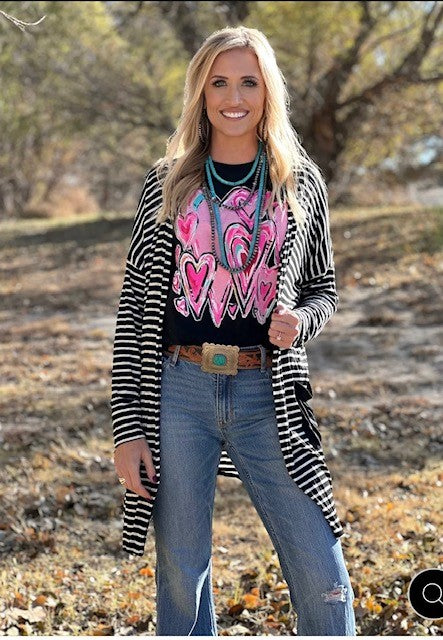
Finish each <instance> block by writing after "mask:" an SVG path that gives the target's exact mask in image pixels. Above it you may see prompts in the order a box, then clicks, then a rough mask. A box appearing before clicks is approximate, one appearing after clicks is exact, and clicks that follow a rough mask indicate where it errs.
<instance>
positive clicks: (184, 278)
mask: <svg viewBox="0 0 443 640" xmlns="http://www.w3.org/2000/svg"><path fill="white" fill-rule="evenodd" d="M252 165H253V161H252V162H246V163H243V164H226V163H222V162H215V161H214V167H215V170H216V172H217V173H218V174H219V175H220V176H221V177H222V178H223V179H225V180H230V181H238V180H241V179H242V177H244V176H246V175H247V174H248V173H249V171H250V169H251V167H252ZM213 182H214V189H215V193H216V195H217V196H218V197H219V198H221V201H219V210H220V219H221V227H222V232H223V240H222V241H223V243H224V247H225V255H226V260H227V263H228V264H229V265H230V266H231V267H238V266H241V265H242V264H245V262H246V261H247V257H248V252H249V247H250V244H251V241H252V235H253V229H254V214H255V205H256V201H257V196H258V185H257V188H256V189H257V190H256V193H254V195H253V196H252V198H251V200H250V201H249V202H248V203H247V204H246V205H244V206H243V207H242V208H241V209H240V210H238V211H232V210H230V209H227V208H226V207H224V206H223V204H224V203H227V204H229V205H231V206H233V205H238V202H239V201H240V200H242V201H243V200H245V199H246V198H247V196H248V195H249V194H250V193H251V190H252V186H253V182H254V175H252V176H251V177H250V178H249V180H248V181H247V182H246V183H245V184H244V185H242V186H237V187H230V186H228V185H225V184H223V183H222V182H219V181H218V180H217V179H216V178H214V177H213ZM270 196H271V182H270V178H269V174H268V179H267V185H266V196H265V204H267V203H268V202H269V198H270ZM262 215H263V220H262V223H261V227H260V233H259V235H258V251H257V255H256V256H255V258H254V259H253V260H252V261H251V263H250V264H249V266H248V267H247V268H246V269H245V270H243V271H240V272H238V273H234V274H231V273H230V272H229V271H228V270H226V269H225V268H224V267H223V266H222V265H220V264H219V263H218V262H216V259H215V257H214V255H213V253H212V248H211V218H210V212H209V208H208V204H207V202H206V199H205V197H204V194H203V191H202V189H201V188H198V189H197V190H196V191H195V192H194V193H193V194H192V197H191V198H190V199H189V201H188V203H187V206H183V207H182V209H181V210H180V212H179V215H178V217H177V219H176V221H175V224H174V237H173V260H172V264H171V273H170V280H169V293H168V298H167V303H166V308H165V316H164V322H163V339H162V341H163V346H164V347H165V346H168V345H170V344H183V345H188V344H196V345H201V344H203V342H215V343H218V344H231V345H238V346H239V347H245V346H253V345H254V346H255V345H258V344H262V345H264V346H265V347H268V348H271V347H273V345H272V344H271V343H270V342H269V337H268V329H269V325H270V323H271V313H272V311H273V308H274V306H275V297H276V284H277V273H278V268H279V264H280V250H281V247H282V244H283V240H284V237H285V233H286V227H287V207H286V204H285V206H284V207H283V209H281V208H280V207H279V206H278V204H277V202H274V205H273V207H272V214H271V216H269V214H268V213H267V212H264V213H263V214H262ZM214 233H215V248H216V252H217V256H218V257H219V259H221V253H220V245H219V241H218V230H217V225H216V224H215V231H214Z"/></svg>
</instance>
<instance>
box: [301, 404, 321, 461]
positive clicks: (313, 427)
mask: <svg viewBox="0 0 443 640" xmlns="http://www.w3.org/2000/svg"><path fill="white" fill-rule="evenodd" d="M297 402H298V405H299V407H300V411H301V414H302V418H303V430H304V432H305V434H306V437H307V438H308V440H309V442H310V443H311V444H312V446H313V447H315V448H316V449H321V447H322V436H321V433H320V430H319V428H318V423H317V419H316V417H315V414H314V410H313V409H312V407H311V406H310V405H309V404H308V402H307V401H305V400H302V398H300V397H299V396H297Z"/></svg>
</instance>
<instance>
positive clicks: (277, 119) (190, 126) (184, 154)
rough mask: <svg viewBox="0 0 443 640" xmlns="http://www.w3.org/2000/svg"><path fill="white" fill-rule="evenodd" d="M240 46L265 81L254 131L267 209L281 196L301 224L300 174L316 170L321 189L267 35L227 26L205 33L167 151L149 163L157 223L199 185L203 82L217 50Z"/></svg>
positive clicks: (203, 153) (204, 150) (203, 152)
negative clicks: (260, 147)
mask: <svg viewBox="0 0 443 640" xmlns="http://www.w3.org/2000/svg"><path fill="white" fill-rule="evenodd" d="M239 47H249V48H250V49H252V50H253V51H254V52H255V54H256V56H257V60H258V64H259V67H260V70H261V73H262V75H263V78H264V82H265V108H264V115H263V117H262V120H261V121H260V123H259V125H258V127H257V129H258V128H261V136H259V134H258V132H257V137H258V138H259V139H261V140H262V141H263V142H264V145H265V148H266V154H267V159H268V165H269V177H270V180H271V182H272V192H271V198H270V199H269V203H268V207H267V208H268V210H269V212H270V210H271V208H272V206H273V203H274V202H275V201H276V200H277V202H278V204H279V206H280V207H281V208H282V207H283V203H284V201H285V199H286V201H287V203H288V206H289V209H290V210H291V211H292V213H293V215H294V217H295V219H296V220H297V222H298V223H299V224H300V225H301V226H303V225H304V222H305V220H306V212H305V210H304V208H303V205H302V203H301V202H299V200H298V199H297V187H298V177H299V175H300V174H301V172H304V171H306V170H307V171H308V172H310V174H311V175H312V174H315V175H316V177H317V180H318V181H319V182H320V183H321V184H322V185H323V187H324V188H325V190H326V184H325V182H324V179H323V177H322V175H321V172H320V169H319V167H318V166H317V165H316V164H315V162H314V161H313V160H312V159H311V158H310V157H309V156H308V154H307V152H306V151H305V149H304V148H303V146H302V145H301V143H300V142H299V139H298V134H297V133H296V131H295V130H294V129H293V127H292V125H291V122H290V119H289V115H290V99H289V94H288V91H287V88H286V81H285V78H284V76H283V74H282V72H281V71H280V69H279V67H278V65H277V61H276V58H275V53H274V50H273V48H272V47H271V45H270V44H269V41H268V40H267V38H266V36H265V35H264V34H263V33H262V32H261V31H259V30H258V29H253V28H249V27H245V26H238V27H226V28H224V29H220V30H217V31H214V32H213V33H212V34H211V35H209V36H208V37H207V38H206V40H205V41H204V42H203V44H202V45H201V46H200V48H199V49H198V51H197V52H196V53H195V55H194V57H193V58H192V60H191V61H190V63H189V65H188V68H187V72H186V82H185V88H184V102H183V109H182V113H181V116H180V119H179V123H178V126H177V128H176V130H175V132H174V133H173V134H172V135H171V136H170V137H169V138H168V141H167V144H166V155H165V156H164V157H162V158H160V159H159V160H157V162H156V163H155V164H154V167H155V168H156V174H157V178H158V179H159V180H160V182H161V183H162V202H161V205H160V208H159V210H158V211H157V212H156V223H157V224H159V223H161V222H163V221H165V220H167V219H168V218H169V219H170V220H171V221H172V222H174V221H175V218H176V216H177V215H178V213H179V211H180V208H181V207H182V206H183V205H184V204H185V203H187V202H189V199H190V198H191V196H192V194H193V193H194V191H195V190H196V189H198V188H199V187H201V184H202V182H203V178H204V164H205V160H206V158H207V157H208V154H209V144H210V133H209V136H208V138H207V139H206V140H205V141H204V142H202V140H201V139H200V137H199V122H200V120H201V117H202V111H203V106H204V86H205V83H206V79H207V77H208V74H209V72H210V69H211V67H212V64H213V62H214V60H215V58H216V57H217V56H218V54H219V53H221V52H223V51H228V50H229V49H234V48H239ZM208 123H209V121H208ZM211 127H212V125H211V124H210V123H209V128H210V129H211Z"/></svg>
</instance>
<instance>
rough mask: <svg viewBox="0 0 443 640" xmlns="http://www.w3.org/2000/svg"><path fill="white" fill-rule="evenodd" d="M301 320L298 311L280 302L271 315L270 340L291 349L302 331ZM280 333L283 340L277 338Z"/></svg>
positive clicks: (278, 345)
mask: <svg viewBox="0 0 443 640" xmlns="http://www.w3.org/2000/svg"><path fill="white" fill-rule="evenodd" d="M299 322H300V320H299V318H298V316H297V313H296V311H293V310H292V309H289V308H288V307H287V306H286V305H284V304H282V303H281V302H279V303H278V304H277V306H276V308H275V311H273V312H272V315H271V324H270V325H269V332H268V335H269V341H270V342H271V343H272V344H275V345H276V346H277V347H281V348H282V349H289V347H290V346H291V345H292V343H293V342H294V340H295V338H296V337H297V336H298V334H299V333H300V327H299ZM278 335H280V336H281V340H277V336H278Z"/></svg>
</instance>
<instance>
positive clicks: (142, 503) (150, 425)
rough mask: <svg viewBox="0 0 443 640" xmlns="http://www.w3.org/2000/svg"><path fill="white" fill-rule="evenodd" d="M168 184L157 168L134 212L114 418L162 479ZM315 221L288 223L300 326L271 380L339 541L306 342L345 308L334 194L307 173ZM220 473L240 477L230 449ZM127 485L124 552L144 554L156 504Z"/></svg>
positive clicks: (290, 449) (289, 285) (290, 436)
mask: <svg viewBox="0 0 443 640" xmlns="http://www.w3.org/2000/svg"><path fill="white" fill-rule="evenodd" d="M161 197H162V194H161V186H160V183H159V181H158V179H157V178H156V174H155V168H154V167H152V168H151V169H150V170H149V171H148V173H147V175H146V177H145V181H144V185H143V189H142V193H141V196H140V200H139V203H138V206H137V210H136V213H135V217H134V221H133V225H132V234H131V241H130V246H129V251H128V255H127V259H126V266H125V273H124V279H123V286H122V291H121V295H120V301H119V306H118V312H117V319H116V328H115V337H114V347H113V365H112V391H111V402H110V405H111V417H112V428H113V438H114V447H115V448H116V447H117V446H118V445H119V444H121V443H123V442H128V441H130V440H134V439H136V438H140V437H145V438H146V440H147V442H148V445H149V447H150V449H151V452H152V458H153V463H154V466H155V469H156V474H157V476H158V477H159V478H160V482H161V461H160V448H159V442H160V439H159V429H160V385H161V356H162V320H163V312H164V309H165V304H166V298H167V295H168V286H169V273H170V264H171V263H170V261H171V260H172V259H173V255H172V238H173V226H172V222H171V221H170V220H167V221H165V222H162V223H161V224H159V225H156V224H155V214H156V211H157V209H158V207H159V205H160V202H161ZM298 197H301V198H302V199H303V201H304V206H305V209H306V211H307V214H308V221H307V225H306V226H305V228H304V229H301V228H300V227H299V225H298V224H297V223H296V221H295V219H294V216H293V214H292V212H291V210H290V209H289V207H288V227H287V233H286V236H285V239H284V243H283V247H282V253H281V263H280V268H279V273H278V282H277V294H276V303H277V302H278V301H281V302H283V303H284V304H286V305H287V306H289V307H290V308H292V309H295V308H297V313H298V315H299V317H300V320H301V331H300V334H299V335H297V337H296V339H295V341H294V343H293V345H292V346H291V347H290V348H289V349H280V348H278V347H274V348H273V356H272V386H273V394H274V400H275V411H276V417H277V422H278V430H279V437H280V444H281V449H282V453H283V456H284V460H285V463H286V466H287V469H288V472H289V474H290V475H291V477H292V478H293V480H294V482H296V484H297V485H298V486H299V487H300V488H301V489H302V490H303V491H304V492H305V493H306V494H307V495H308V496H309V497H310V498H311V499H312V500H314V501H315V502H316V503H317V504H318V505H319V506H320V507H321V509H322V510H323V513H324V515H325V517H326V519H327V521H328V523H329V524H330V526H331V529H332V531H333V533H334V535H335V537H336V538H339V537H340V536H342V535H343V533H344V531H343V528H342V525H341V522H340V520H339V518H338V516H337V512H336V507H335V503H334V498H333V493H332V478H331V474H330V472H329V469H328V467H327V465H326V462H325V457H324V453H323V450H322V442H321V434H320V432H319V428H318V424H317V420H316V417H315V415H314V412H313V409H312V407H311V406H310V405H309V404H308V401H309V400H310V398H312V396H313V391H312V387H311V384H310V382H309V368H308V361H307V356H306V351H305V346H304V345H305V344H306V343H307V342H308V341H309V340H312V339H313V338H314V337H315V336H317V335H318V334H319V333H320V331H321V330H322V329H323V327H324V325H325V324H326V323H327V322H328V320H329V318H330V317H331V316H332V314H333V313H334V312H335V311H336V309H337V304H338V299H339V298H338V295H337V291H336V285H335V268H334V258H333V248H332V244H331V236H330V223H329V208H328V200H327V193H326V191H325V189H324V187H323V186H322V185H321V184H320V183H319V181H318V179H317V178H316V177H314V176H313V175H310V174H309V175H308V174H307V173H306V171H305V172H304V173H303V174H302V176H301V177H300V178H299V184H298ZM217 474H218V475H222V476H230V477H232V478H238V479H240V478H239V475H238V472H237V470H236V468H235V466H234V465H233V463H232V461H231V459H230V458H229V456H228V454H227V452H226V451H225V450H224V449H223V451H222V454H221V458H220V462H219V467H218V471H217ZM140 475H141V481H142V484H143V485H144V486H145V487H146V488H147V489H148V491H149V492H150V494H151V495H152V496H153V498H154V500H155V496H156V493H157V488H158V486H157V485H155V484H153V483H151V482H150V480H149V478H148V476H147V474H146V471H145V468H144V465H143V464H142V463H141V465H140ZM153 504H154V503H153V502H152V503H150V502H148V500H146V499H145V498H143V497H141V496H139V495H138V494H136V493H134V492H132V491H130V490H129V489H126V490H125V496H124V500H123V512H124V513H123V534H122V548H123V549H124V550H125V551H127V552H128V553H130V554H132V555H138V556H141V555H143V553H144V547H145V542H146V536H147V531H148V526H149V522H150V519H151V513H152V508H153Z"/></svg>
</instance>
